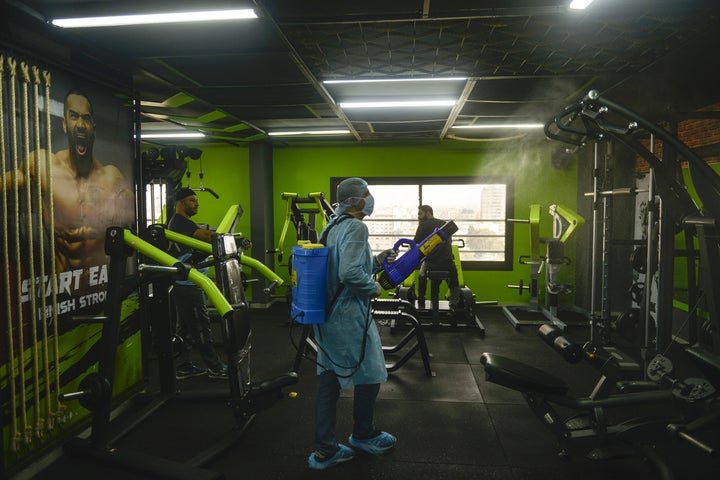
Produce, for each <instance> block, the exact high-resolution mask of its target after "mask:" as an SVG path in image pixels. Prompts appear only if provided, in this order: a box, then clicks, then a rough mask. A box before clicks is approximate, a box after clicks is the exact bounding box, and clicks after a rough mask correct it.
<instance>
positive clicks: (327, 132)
mask: <svg viewBox="0 0 720 480" xmlns="http://www.w3.org/2000/svg"><path fill="white" fill-rule="evenodd" d="M348 133H350V130H347V129H345V130H288V131H279V130H278V131H276V132H268V135H270V136H271V137H275V136H277V137H281V136H282V137H287V136H289V135H343V134H348Z"/></svg>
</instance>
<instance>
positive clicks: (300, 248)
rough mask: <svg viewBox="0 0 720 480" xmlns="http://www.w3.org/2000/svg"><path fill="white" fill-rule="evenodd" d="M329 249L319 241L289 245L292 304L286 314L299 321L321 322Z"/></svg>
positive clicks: (323, 309) (323, 313)
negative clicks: (290, 249) (291, 246)
mask: <svg viewBox="0 0 720 480" xmlns="http://www.w3.org/2000/svg"><path fill="white" fill-rule="evenodd" d="M328 252H329V249H328V248H327V247H325V246H324V245H322V244H319V243H304V244H302V245H296V246H294V247H293V248H292V258H293V260H292V279H291V284H292V304H291V306H290V314H291V316H292V318H293V319H294V320H295V321H296V322H297V323H301V324H305V325H307V324H317V323H324V322H325V301H326V300H325V298H326V295H325V287H326V284H327V261H328Z"/></svg>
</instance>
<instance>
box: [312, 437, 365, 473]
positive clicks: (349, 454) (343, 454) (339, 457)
mask: <svg viewBox="0 0 720 480" xmlns="http://www.w3.org/2000/svg"><path fill="white" fill-rule="evenodd" d="M354 456H355V452H354V451H353V450H352V449H351V448H348V447H346V446H345V445H343V444H342V443H340V444H338V451H337V452H335V455H333V456H332V457H330V458H328V459H325V460H318V459H317V458H316V457H315V452H313V453H311V454H310V456H309V457H308V467H310V468H312V469H313V470H325V469H326V468H330V467H334V466H335V465H337V464H339V463H343V462H347V461H348V460H352V459H353V457H354Z"/></svg>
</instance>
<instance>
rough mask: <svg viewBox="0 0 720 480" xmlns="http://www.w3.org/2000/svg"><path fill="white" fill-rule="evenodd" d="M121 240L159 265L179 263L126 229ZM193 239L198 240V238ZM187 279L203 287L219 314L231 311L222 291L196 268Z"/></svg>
mask: <svg viewBox="0 0 720 480" xmlns="http://www.w3.org/2000/svg"><path fill="white" fill-rule="evenodd" d="M182 236H184V235H182ZM123 240H124V241H125V244H126V245H128V246H129V247H131V248H133V249H134V250H137V251H138V252H140V253H141V254H143V255H145V256H146V257H148V258H151V259H153V260H155V261H156V262H158V263H159V264H160V265H163V266H166V267H173V266H175V265H176V264H178V263H179V262H178V259H177V258H175V257H173V256H172V255H170V254H167V253H165V252H163V251H162V250H160V249H159V248H156V247H154V246H152V245H151V244H149V243H148V242H146V241H145V240H143V239H141V238H139V237H137V236H136V235H134V234H133V233H132V232H131V231H130V230H128V229H123ZM193 240H195V239H193ZM195 241H196V242H200V241H199V240H195ZM200 243H202V244H203V245H206V246H207V248H208V249H210V244H208V243H205V242H200ZM203 251H204V250H203ZM188 280H190V281H191V282H193V283H194V284H195V285H197V286H198V287H200V288H202V289H203V291H204V292H205V294H206V295H207V296H208V298H209V299H210V301H211V302H212V304H213V305H214V306H215V309H216V310H217V312H218V313H219V314H220V315H221V316H225V315H226V314H227V313H228V312H232V311H233V307H232V306H231V305H230V303H228V301H227V299H226V298H225V297H224V296H223V294H222V292H220V290H219V289H218V287H217V285H215V283H214V282H213V281H212V280H210V279H209V278H208V277H206V276H205V275H203V274H202V273H200V272H199V271H197V270H196V269H194V268H191V269H190V272H189V273H188Z"/></svg>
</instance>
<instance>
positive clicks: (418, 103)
mask: <svg viewBox="0 0 720 480" xmlns="http://www.w3.org/2000/svg"><path fill="white" fill-rule="evenodd" d="M455 103H457V100H414V101H388V102H342V103H339V105H340V108H391V107H399V108H404V107H452V106H454V105H455Z"/></svg>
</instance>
